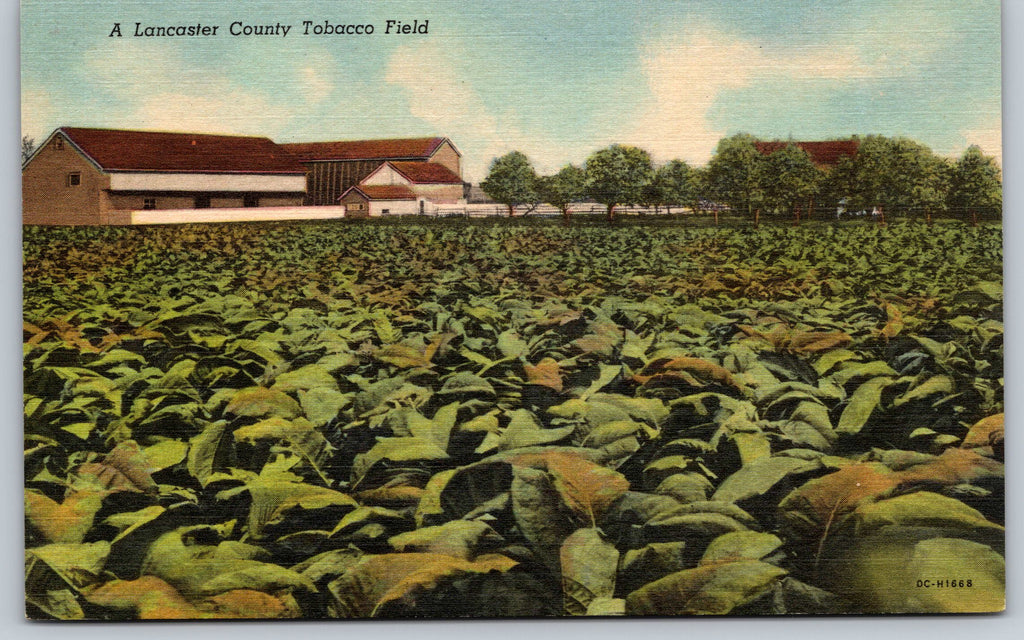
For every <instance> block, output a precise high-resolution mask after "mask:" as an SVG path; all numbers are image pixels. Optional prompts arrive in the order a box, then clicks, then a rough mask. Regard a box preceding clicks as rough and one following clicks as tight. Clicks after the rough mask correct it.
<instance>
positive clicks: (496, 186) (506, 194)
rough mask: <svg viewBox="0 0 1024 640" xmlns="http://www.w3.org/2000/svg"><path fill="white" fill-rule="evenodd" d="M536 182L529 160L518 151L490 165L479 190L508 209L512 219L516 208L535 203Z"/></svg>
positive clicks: (535, 175)
mask: <svg viewBox="0 0 1024 640" xmlns="http://www.w3.org/2000/svg"><path fill="white" fill-rule="evenodd" d="M536 182H537V174H536V173H534V171H533V165H531V164H530V160H529V159H528V158H527V157H526V156H525V155H524V154H522V153H520V152H519V151H512V152H510V153H507V154H505V155H503V156H502V157H500V158H498V159H496V160H495V161H494V162H492V163H491V169H490V172H489V173H488V174H487V178H486V179H485V180H484V181H483V182H481V183H480V188H481V189H483V190H484V193H486V194H487V195H488V197H490V198H491V199H492V200H494V201H495V202H500V203H501V204H503V205H505V206H506V207H508V215H509V217H512V216H513V215H514V214H515V208H516V206H518V205H521V204H533V203H536V202H537V191H536V188H535V187H536Z"/></svg>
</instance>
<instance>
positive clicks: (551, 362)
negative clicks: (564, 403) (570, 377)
mask: <svg viewBox="0 0 1024 640" xmlns="http://www.w3.org/2000/svg"><path fill="white" fill-rule="evenodd" d="M523 369H524V370H525V371H526V381H527V382H529V383H530V384H536V385H540V386H542V387H548V388H551V389H554V390H555V391H559V392H561V391H562V372H561V369H560V368H559V366H558V362H557V361H556V360H555V359H554V358H544V359H543V360H541V361H540V362H538V363H537V364H536V365H531V364H524V365H523Z"/></svg>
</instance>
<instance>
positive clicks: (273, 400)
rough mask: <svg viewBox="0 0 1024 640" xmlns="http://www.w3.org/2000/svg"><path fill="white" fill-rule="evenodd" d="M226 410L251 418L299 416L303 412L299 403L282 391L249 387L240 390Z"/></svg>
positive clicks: (290, 417)
mask: <svg viewBox="0 0 1024 640" xmlns="http://www.w3.org/2000/svg"><path fill="white" fill-rule="evenodd" d="M224 411H226V412H227V413H233V414H235V415H239V416H246V417H251V418H263V417H278V418H285V419H288V420H290V419H292V418H297V417H298V416H299V414H300V413H301V412H302V410H301V408H300V407H299V403H298V402H296V401H295V400H293V399H292V398H291V397H289V396H288V395H287V394H285V393H284V392H282V391H278V390H276V389H265V388H263V387H248V388H246V389H242V390H240V391H238V392H237V393H236V394H235V395H234V396H233V397H232V398H231V402H229V403H228V406H227V407H225V409H224Z"/></svg>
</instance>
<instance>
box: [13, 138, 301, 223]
mask: <svg viewBox="0 0 1024 640" xmlns="http://www.w3.org/2000/svg"><path fill="white" fill-rule="evenodd" d="M21 176H22V177H21V180H22V220H23V222H24V223H25V224H60V225H67V224H73V225H79V224H128V223H129V222H131V219H132V218H131V213H130V212H132V211H138V210H159V209H175V210H180V209H210V208H236V207H287V206H297V205H301V204H302V202H303V199H304V197H305V188H306V168H305V167H304V166H303V165H302V164H300V163H299V162H298V161H297V160H296V159H295V158H294V156H292V155H291V154H290V153H289V152H287V151H285V150H284V149H282V148H281V147H280V146H279V145H277V144H275V143H274V142H273V141H271V140H270V139H269V138H263V137H249V136H224V135H209V134H197V133H168V132H158V131H128V130H119V129H90V128H78V127H61V128H59V129H57V130H56V131H54V132H53V133H52V134H50V136H49V137H48V138H47V139H46V141H45V142H44V143H43V144H42V145H40V146H39V148H38V149H36V150H35V152H34V153H33V154H32V156H31V157H30V158H29V159H28V160H27V162H26V163H25V165H24V166H23V167H22V173H21ZM184 221H187V220H184Z"/></svg>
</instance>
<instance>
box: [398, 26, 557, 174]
mask: <svg viewBox="0 0 1024 640" xmlns="http://www.w3.org/2000/svg"><path fill="white" fill-rule="evenodd" d="M457 59H458V58H457V51H456V49H455V48H453V47H452V45H451V43H445V45H444V47H443V48H442V47H441V46H439V45H437V44H432V43H430V42H427V43H423V44H416V45H403V46H400V47H398V48H397V49H396V50H395V53H394V54H393V55H392V57H391V59H390V60H389V62H388V67H387V72H386V73H385V76H384V79H385V81H386V82H387V83H388V84H392V85H395V86H398V87H401V88H402V89H403V90H404V91H405V92H406V94H407V95H408V99H409V111H410V113H411V114H412V115H413V116H414V117H416V118H419V119H421V120H423V121H425V122H427V123H429V124H430V125H431V126H432V127H433V128H434V130H435V133H437V134H438V135H452V136H453V137H454V139H455V144H456V145H458V146H459V147H460V148H461V149H462V152H463V154H464V155H463V161H464V163H465V164H464V167H463V174H464V175H463V177H464V178H465V179H467V180H471V181H473V182H478V181H480V180H482V179H483V178H484V177H486V175H487V170H488V167H489V164H490V162H491V159H492V158H496V157H498V156H501V155H504V154H505V153H508V152H509V151H512V150H518V151H521V152H523V153H525V154H526V155H527V156H528V157H529V158H530V159H531V161H533V163H534V166H535V168H537V169H538V171H540V172H550V171H552V170H553V169H557V167H558V163H560V162H563V161H564V160H563V159H562V156H563V155H564V154H565V151H566V150H565V149H563V148H559V146H558V145H555V144H553V143H549V142H546V141H544V140H539V139H537V138H535V137H532V136H527V135H525V134H524V133H523V131H522V130H521V128H520V127H519V126H518V124H517V122H516V114H515V112H514V111H513V110H511V109H509V110H506V111H503V112H500V113H496V112H495V111H494V110H492V109H490V108H488V106H487V104H486V103H485V102H484V100H483V98H482V97H481V94H480V92H479V91H478V90H477V89H476V88H475V87H473V86H472V85H471V84H470V83H469V82H467V81H466V80H465V79H464V78H462V77H460V76H459V74H458V72H457V70H458V65H457V63H456V60H457Z"/></svg>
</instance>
